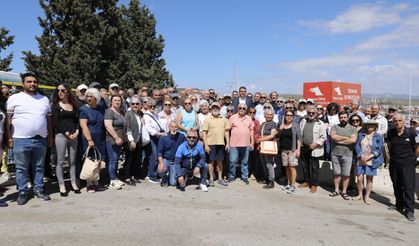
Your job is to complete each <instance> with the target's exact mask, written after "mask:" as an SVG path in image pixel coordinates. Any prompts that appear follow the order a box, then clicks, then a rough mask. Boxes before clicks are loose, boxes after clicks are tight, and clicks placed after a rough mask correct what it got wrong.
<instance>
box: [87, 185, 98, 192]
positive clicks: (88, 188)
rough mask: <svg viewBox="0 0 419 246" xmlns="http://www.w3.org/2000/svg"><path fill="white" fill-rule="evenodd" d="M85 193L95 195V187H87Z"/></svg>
mask: <svg viewBox="0 0 419 246" xmlns="http://www.w3.org/2000/svg"><path fill="white" fill-rule="evenodd" d="M86 189H87V192H88V193H95V192H96V189H95V187H94V186H92V185H91V186H87V188H86Z"/></svg>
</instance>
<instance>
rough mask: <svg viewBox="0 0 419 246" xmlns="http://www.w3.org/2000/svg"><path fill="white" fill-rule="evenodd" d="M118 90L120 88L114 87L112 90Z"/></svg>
mask: <svg viewBox="0 0 419 246" xmlns="http://www.w3.org/2000/svg"><path fill="white" fill-rule="evenodd" d="M118 89H119V87H112V88H111V90H113V91H114V90H118Z"/></svg>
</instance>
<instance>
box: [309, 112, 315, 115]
mask: <svg viewBox="0 0 419 246" xmlns="http://www.w3.org/2000/svg"><path fill="white" fill-rule="evenodd" d="M307 114H310V115H314V114H316V112H307Z"/></svg>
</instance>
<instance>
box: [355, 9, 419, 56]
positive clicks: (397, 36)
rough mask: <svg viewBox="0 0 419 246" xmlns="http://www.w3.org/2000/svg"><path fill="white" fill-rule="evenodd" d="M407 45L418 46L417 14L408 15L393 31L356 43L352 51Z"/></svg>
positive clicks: (418, 26)
mask: <svg viewBox="0 0 419 246" xmlns="http://www.w3.org/2000/svg"><path fill="white" fill-rule="evenodd" d="M409 46H419V15H412V16H409V17H408V18H406V19H405V20H403V21H402V22H401V23H400V25H399V26H398V27H397V28H396V29H395V30H394V31H392V32H389V33H385V34H382V35H378V36H375V37H373V38H370V39H368V40H367V41H365V42H363V43H360V44H358V45H356V46H355V47H354V48H353V51H355V52H360V51H368V50H379V49H387V48H400V47H402V48H404V47H409Z"/></svg>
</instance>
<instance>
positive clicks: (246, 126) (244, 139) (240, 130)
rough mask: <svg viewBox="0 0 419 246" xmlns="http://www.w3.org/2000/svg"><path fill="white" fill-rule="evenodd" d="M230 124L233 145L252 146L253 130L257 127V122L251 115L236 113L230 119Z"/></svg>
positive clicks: (231, 144)
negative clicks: (255, 122)
mask: <svg viewBox="0 0 419 246" xmlns="http://www.w3.org/2000/svg"><path fill="white" fill-rule="evenodd" d="M228 126H229V128H230V129H231V131H230V135H231V136H230V146H231V147H246V146H250V136H251V134H252V133H251V131H252V130H253V128H254V127H255V124H254V123H253V120H252V118H251V117H250V116H248V115H245V116H243V117H240V116H239V115H238V114H235V115H233V116H231V117H230V119H228Z"/></svg>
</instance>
